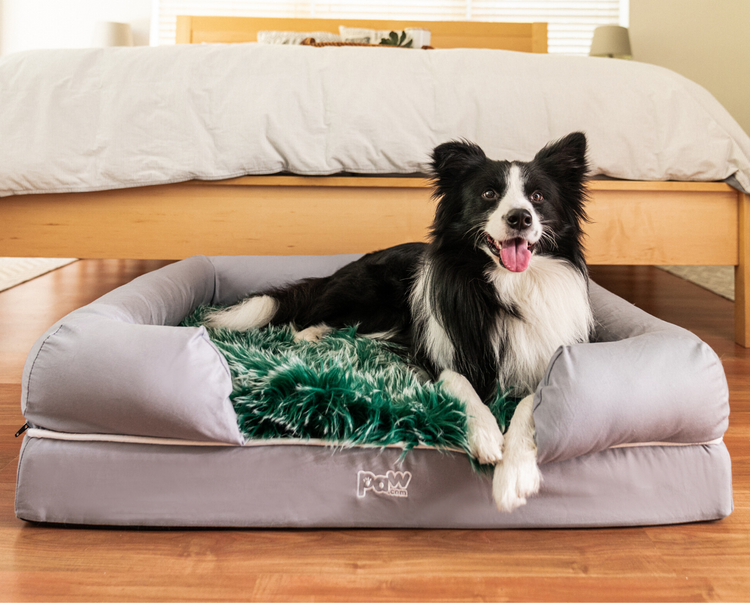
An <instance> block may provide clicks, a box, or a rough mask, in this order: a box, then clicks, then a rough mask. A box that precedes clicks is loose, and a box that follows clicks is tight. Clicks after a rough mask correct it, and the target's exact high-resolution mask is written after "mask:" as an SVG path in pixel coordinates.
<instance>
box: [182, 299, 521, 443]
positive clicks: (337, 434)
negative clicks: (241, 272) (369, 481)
mask: <svg viewBox="0 0 750 603" xmlns="http://www.w3.org/2000/svg"><path fill="white" fill-rule="evenodd" d="M212 309H213V308H210V307H207V306H202V307H200V308H198V309H197V310H196V311H195V312H194V313H193V314H191V315H190V316H189V317H187V318H186V319H185V320H184V321H183V323H182V324H183V326H200V325H201V324H203V317H204V316H205V315H206V313H207V312H208V311H210V310H212ZM208 334H209V336H210V338H211V340H212V341H213V343H214V344H215V345H216V347H217V348H218V349H219V350H220V351H221V353H222V354H223V355H224V357H225V358H226V360H227V364H228V365H229V370H230V372H231V375H232V394H231V395H230V398H231V400H232V403H233V404H234V409H235V411H236V413H237V420H238V423H239V427H240V430H241V431H242V433H243V434H244V435H245V437H246V438H248V439H273V438H296V439H304V440H307V439H321V440H326V441H329V442H331V443H334V444H336V445H341V446H347V445H357V444H366V445H374V446H388V445H399V446H403V448H404V450H405V451H408V450H410V449H412V448H414V447H415V446H432V447H436V448H441V449H459V450H464V451H468V443H467V438H466V413H465V410H464V406H463V404H462V403H461V402H460V401H459V400H458V399H456V398H455V397H453V396H452V395H450V394H448V393H447V392H445V391H443V389H442V388H441V387H440V385H439V384H436V383H433V382H429V381H427V382H423V381H421V380H420V378H419V376H418V373H417V371H415V370H414V369H413V367H411V366H409V364H407V362H406V361H405V360H404V357H405V353H406V350H404V349H402V348H399V347H398V346H396V345H395V344H392V343H388V342H384V341H378V340H374V339H369V338H367V337H360V336H357V334H356V328H349V329H341V330H338V331H334V332H333V333H331V334H330V335H328V336H326V337H325V338H323V340H322V341H320V342H316V343H310V342H307V341H299V342H295V341H294V334H293V332H292V330H291V329H290V328H289V327H287V326H283V327H273V326H272V327H267V328H264V329H252V330H249V331H230V330H227V329H208ZM517 403H518V400H517V399H513V398H511V397H510V396H509V395H503V394H501V393H499V394H498V397H497V399H496V401H495V402H494V404H491V405H490V409H491V410H492V412H493V414H494V415H495V416H496V418H497V420H498V424H499V425H500V427H501V429H502V430H503V431H505V429H506V427H507V425H508V422H509V421H510V417H511V416H512V415H513V411H514V410H515V407H516V405H517Z"/></svg>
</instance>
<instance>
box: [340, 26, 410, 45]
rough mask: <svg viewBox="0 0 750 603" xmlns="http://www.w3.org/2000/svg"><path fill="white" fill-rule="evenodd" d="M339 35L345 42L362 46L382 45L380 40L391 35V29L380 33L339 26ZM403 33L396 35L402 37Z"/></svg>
mask: <svg viewBox="0 0 750 603" xmlns="http://www.w3.org/2000/svg"><path fill="white" fill-rule="evenodd" d="M339 33H340V34H341V37H342V38H343V40H344V42H358V43H360V44H380V40H382V39H383V38H387V37H388V36H390V35H391V30H390V29H385V30H382V31H378V30H377V29H367V28H364V27H344V26H343V25H339ZM402 33H403V32H400V31H397V32H396V34H398V36H401V34H402Z"/></svg>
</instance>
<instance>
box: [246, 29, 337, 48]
mask: <svg viewBox="0 0 750 603" xmlns="http://www.w3.org/2000/svg"><path fill="white" fill-rule="evenodd" d="M307 38H315V41H316V42H341V41H342V39H341V36H340V35H338V34H335V33H331V32H328V31H311V32H300V31H259V32H258V42H259V43H260V44H297V45H299V44H302V41H303V40H305V39H307Z"/></svg>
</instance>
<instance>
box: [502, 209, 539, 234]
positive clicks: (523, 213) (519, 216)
mask: <svg viewBox="0 0 750 603" xmlns="http://www.w3.org/2000/svg"><path fill="white" fill-rule="evenodd" d="M505 221H506V222H507V223H508V226H510V227H511V228H514V229H516V230H524V229H525V228H529V226H531V224H532V222H533V220H532V218H531V212H530V211H529V210H528V209H521V208H518V209H511V210H510V211H509V212H508V213H507V214H506V215H505Z"/></svg>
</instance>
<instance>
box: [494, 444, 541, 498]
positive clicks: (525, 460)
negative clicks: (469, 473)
mask: <svg viewBox="0 0 750 603" xmlns="http://www.w3.org/2000/svg"><path fill="white" fill-rule="evenodd" d="M541 485H542V473H541V471H539V466H538V465H537V464H536V453H535V452H534V451H531V452H530V451H525V452H524V453H523V454H522V455H520V457H516V456H515V455H513V454H511V453H509V452H508V451H507V449H506V455H505V460H504V461H502V462H501V463H499V464H497V465H495V474H494V476H493V478H492V497H493V498H494V500H495V504H496V505H497V508H498V510H500V511H505V512H510V511H513V510H515V509H517V508H518V507H521V506H523V505H525V504H526V499H527V498H528V497H529V496H533V495H534V494H536V493H538V492H539V488H540V487H541Z"/></svg>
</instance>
